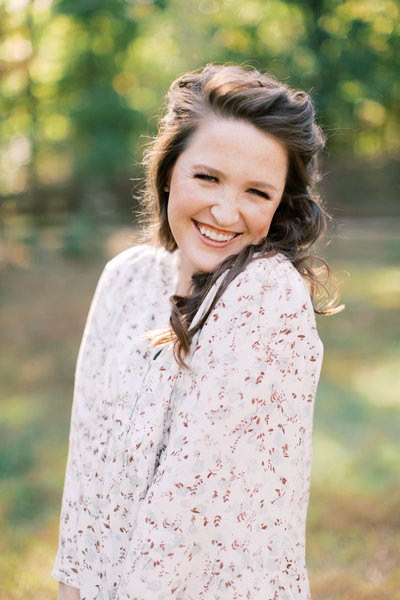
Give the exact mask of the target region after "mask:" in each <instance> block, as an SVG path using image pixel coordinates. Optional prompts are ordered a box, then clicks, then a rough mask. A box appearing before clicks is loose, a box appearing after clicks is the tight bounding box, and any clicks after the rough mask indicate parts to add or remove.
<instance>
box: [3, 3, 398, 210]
mask: <svg viewBox="0 0 400 600" xmlns="http://www.w3.org/2000/svg"><path fill="white" fill-rule="evenodd" d="M399 17H400V9H399V4H398V1H397V0H344V1H343V0H310V1H307V2H306V1H303V0H292V1H281V0H224V1H222V0H199V1H194V2H187V1H186V0H58V1H57V0H3V2H2V3H0V28H1V31H0V34H1V41H0V74H1V81H0V113H1V115H2V121H1V125H0V127H1V130H0V133H1V150H2V158H1V165H2V168H1V171H0V196H1V197H2V198H3V212H4V213H5V214H6V215H7V214H9V212H10V211H17V212H20V211H23V212H25V211H28V212H35V213H43V212H50V213H56V212H60V211H71V210H73V211H81V210H82V206H83V205H84V207H85V210H89V211H92V213H93V214H96V215H100V216H105V218H108V216H109V214H110V213H111V212H113V211H115V210H116V209H118V208H121V207H123V208H125V209H126V206H127V205H128V204H129V203H130V202H131V198H130V190H129V186H130V185H131V184H129V177H137V176H138V175H140V169H139V168H138V166H137V163H138V161H140V158H141V154H142V150H143V146H144V144H145V142H146V140H147V137H146V136H149V135H152V134H153V133H154V130H155V125H156V115H157V113H158V112H159V106H160V101H161V98H162V96H163V95H164V94H165V92H166V90H167V88H168V85H169V83H170V81H171V80H172V79H173V78H175V77H176V76H177V75H178V74H180V73H182V72H184V71H186V70H188V69H193V68H197V67H199V66H200V65H202V64H204V63H206V62H208V61H217V62H225V61H233V62H238V63H243V62H245V63H247V64H251V65H255V66H257V67H259V68H261V69H268V70H270V71H272V72H273V73H274V74H276V75H277V76H278V77H279V78H282V79H284V80H287V81H288V82H289V83H290V84H291V85H293V86H297V87H301V88H304V89H307V90H310V91H311V93H312V95H313V97H314V99H315V102H316V105H317V109H318V113H319V120H320V122H321V124H322V126H323V127H324V128H325V130H326V131H327V133H328V138H329V141H328V152H329V156H330V157H333V158H340V157H348V156H353V157H354V156H355V157H358V159H359V160H368V161H373V164H376V161H381V162H382V160H385V159H391V160H392V167H393V169H395V167H396V166H397V167H398V157H399V139H400V125H399V123H400V82H399V80H398V77H396V69H397V64H398V63H397V61H396V57H397V59H398V57H399V49H400V18H399ZM143 134H145V135H144V137H141V136H143ZM357 179H358V177H354V176H353V180H354V181H353V186H354V188H355V189H354V191H353V190H349V189H348V188H346V193H347V196H346V200H344V199H343V195H342V194H339V195H338V197H337V198H336V203H337V204H338V206H343V205H344V206H347V205H348V204H349V203H350V204H351V198H352V197H359V196H360V194H362V191H361V189H358V188H357ZM378 179H379V176H378ZM131 187H132V185H131ZM391 189H392V188H391ZM397 191H398V190H397V188H396V187H395V188H394V190H393V189H392V193H391V194H390V193H389V196H390V195H392V196H393V194H394V193H395V192H397ZM107 194H108V195H107ZM102 195H103V196H102ZM362 195H363V197H364V198H365V196H364V194H362ZM380 195H381V196H382V195H383V194H380ZM101 196H102V197H101ZM387 201H388V202H389V201H390V198H389V199H388V200H387ZM393 202H394V201H393Z"/></svg>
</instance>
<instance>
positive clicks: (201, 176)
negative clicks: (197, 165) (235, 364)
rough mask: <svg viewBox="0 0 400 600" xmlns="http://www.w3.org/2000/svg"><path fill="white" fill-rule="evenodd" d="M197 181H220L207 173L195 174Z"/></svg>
mask: <svg viewBox="0 0 400 600" xmlns="http://www.w3.org/2000/svg"><path fill="white" fill-rule="evenodd" d="M194 176H195V179H202V180H203V181H218V179H217V178H216V177H214V176H213V175H208V174H207V173H195V175H194Z"/></svg>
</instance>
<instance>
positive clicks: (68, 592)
mask: <svg viewBox="0 0 400 600" xmlns="http://www.w3.org/2000/svg"><path fill="white" fill-rule="evenodd" d="M58 600H81V597H80V594H79V590H78V589H77V588H74V587H71V586H70V585H66V584H65V583H61V582H59V584H58Z"/></svg>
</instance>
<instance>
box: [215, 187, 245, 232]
mask: <svg viewBox="0 0 400 600" xmlns="http://www.w3.org/2000/svg"><path fill="white" fill-rule="evenodd" d="M211 214H212V216H213V218H214V219H215V222H216V224H217V225H218V226H219V227H221V228H223V227H232V225H235V224H236V223H237V222H238V220H239V210H238V202H237V198H235V197H234V195H233V194H230V195H228V194H226V195H224V196H223V197H221V198H220V199H219V200H218V201H217V202H215V203H214V204H213V205H212V207H211Z"/></svg>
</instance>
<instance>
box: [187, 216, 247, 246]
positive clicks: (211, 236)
mask: <svg viewBox="0 0 400 600" xmlns="http://www.w3.org/2000/svg"><path fill="white" fill-rule="evenodd" d="M193 222H194V224H195V225H196V228H197V230H198V231H199V232H200V233H201V235H202V237H203V238H206V239H207V240H209V241H210V242H214V243H215V242H217V243H218V244H223V245H225V244H227V243H228V242H230V241H231V240H233V238H235V237H237V236H238V235H240V234H239V233H235V232H234V231H223V230H221V229H215V228H214V227H210V226H209V225H204V224H203V223H198V222H197V221H193Z"/></svg>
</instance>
